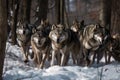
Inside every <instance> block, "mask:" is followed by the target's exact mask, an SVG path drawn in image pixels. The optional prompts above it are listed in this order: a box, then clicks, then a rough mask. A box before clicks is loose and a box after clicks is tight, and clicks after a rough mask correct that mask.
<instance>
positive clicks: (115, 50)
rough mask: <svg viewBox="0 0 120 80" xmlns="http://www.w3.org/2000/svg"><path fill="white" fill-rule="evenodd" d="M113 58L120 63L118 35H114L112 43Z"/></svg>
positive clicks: (119, 38)
mask: <svg viewBox="0 0 120 80" xmlns="http://www.w3.org/2000/svg"><path fill="white" fill-rule="evenodd" d="M110 49H111V56H113V58H114V59H115V60H116V61H120V35H119V34H118V33H116V34H114V35H112V41H111V46H110Z"/></svg>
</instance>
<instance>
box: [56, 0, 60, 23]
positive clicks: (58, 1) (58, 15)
mask: <svg viewBox="0 0 120 80" xmlns="http://www.w3.org/2000/svg"><path fill="white" fill-rule="evenodd" d="M56 18H57V24H60V0H56Z"/></svg>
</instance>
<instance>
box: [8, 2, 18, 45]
mask: <svg viewBox="0 0 120 80" xmlns="http://www.w3.org/2000/svg"><path fill="white" fill-rule="evenodd" d="M19 3H20V0H12V1H10V5H11V10H10V12H11V15H10V16H11V21H12V22H11V25H10V26H11V39H12V44H13V45H14V44H16V43H17V40H16V37H17V35H16V26H17V21H18V10H19Z"/></svg>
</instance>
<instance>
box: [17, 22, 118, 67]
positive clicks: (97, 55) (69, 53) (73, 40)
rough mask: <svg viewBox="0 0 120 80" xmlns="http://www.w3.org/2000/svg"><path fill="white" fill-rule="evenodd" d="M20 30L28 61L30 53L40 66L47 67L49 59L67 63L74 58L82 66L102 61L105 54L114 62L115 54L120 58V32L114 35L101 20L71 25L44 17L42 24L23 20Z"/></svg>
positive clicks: (23, 51)
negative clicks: (51, 21)
mask: <svg viewBox="0 0 120 80" xmlns="http://www.w3.org/2000/svg"><path fill="white" fill-rule="evenodd" d="M16 33H17V41H18V44H19V46H20V48H21V50H22V53H23V59H24V62H25V63H27V62H28V61H29V57H30V58H31V59H32V60H33V62H34V64H35V65H36V67H38V68H44V66H45V62H46V61H49V64H50V66H54V65H60V66H66V65H68V62H69V59H70V58H71V59H72V62H73V64H75V65H79V66H91V65H92V64H93V63H95V62H97V64H99V62H100V60H101V59H102V57H105V58H104V59H105V64H108V63H110V59H111V57H113V58H114V59H115V60H116V61H120V35H119V34H117V33H116V34H113V35H111V34H110V30H109V29H107V28H106V26H101V25H100V24H97V23H96V24H87V25H86V24H84V20H82V21H81V22H79V21H77V20H74V21H73V24H72V26H70V27H69V28H67V27H66V26H65V25H62V24H52V25H51V24H50V23H49V21H48V20H44V21H43V20H41V22H40V25H39V26H35V25H31V24H27V23H23V24H22V23H19V24H18V27H17V30H16ZM30 47H32V54H30V53H29V49H30Z"/></svg>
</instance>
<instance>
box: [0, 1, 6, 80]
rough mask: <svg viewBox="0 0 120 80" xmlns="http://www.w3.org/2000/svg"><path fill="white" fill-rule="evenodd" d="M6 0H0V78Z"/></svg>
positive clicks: (3, 48)
mask: <svg viewBox="0 0 120 80" xmlns="http://www.w3.org/2000/svg"><path fill="white" fill-rule="evenodd" d="M6 7H7V6H6V0H0V80H2V72H3V65H4V57H5V47H6V40H7V8H6Z"/></svg>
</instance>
